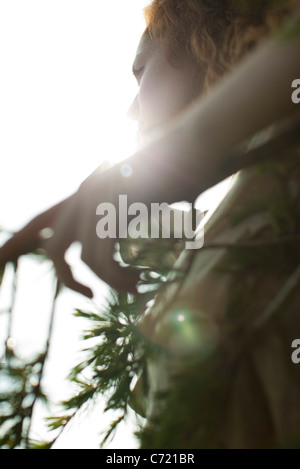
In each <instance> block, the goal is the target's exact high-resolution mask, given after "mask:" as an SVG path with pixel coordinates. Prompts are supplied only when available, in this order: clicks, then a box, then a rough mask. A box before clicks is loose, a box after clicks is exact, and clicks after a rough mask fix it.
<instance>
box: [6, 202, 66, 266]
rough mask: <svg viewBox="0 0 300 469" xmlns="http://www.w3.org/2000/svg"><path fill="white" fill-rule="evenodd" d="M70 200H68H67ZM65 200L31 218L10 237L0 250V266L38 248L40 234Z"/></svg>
mask: <svg viewBox="0 0 300 469" xmlns="http://www.w3.org/2000/svg"><path fill="white" fill-rule="evenodd" d="M69 199H70V198H69ZM69 199H66V200H64V201H63V202H60V203H59V204H56V205H55V206H53V207H51V208H50V209H48V210H46V211H45V212H43V213H41V214H39V215H38V216H36V217H35V218H33V219H32V220H31V221H30V222H29V223H28V224H27V225H26V226H25V227H24V228H22V229H21V230H20V231H18V232H17V233H16V234H15V235H14V236H12V237H11V238H10V239H9V240H8V241H7V242H6V243H5V244H4V245H3V246H2V247H1V248H0V265H4V264H6V263H7V262H13V261H15V260H17V258H18V257H19V256H21V255H23V254H28V253H29V252H32V251H34V250H35V249H37V248H38V247H40V243H41V238H40V235H39V234H40V232H41V231H42V230H43V229H44V228H47V227H49V226H51V225H52V223H53V220H54V219H55V217H56V215H57V214H58V212H59V210H61V208H62V207H63V206H64V205H65V204H66V202H67V201H68V200H69Z"/></svg>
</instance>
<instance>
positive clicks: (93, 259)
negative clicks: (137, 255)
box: [81, 238, 140, 293]
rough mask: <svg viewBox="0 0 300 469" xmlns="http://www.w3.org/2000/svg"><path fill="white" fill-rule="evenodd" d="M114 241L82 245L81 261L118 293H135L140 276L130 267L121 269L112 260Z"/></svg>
mask: <svg viewBox="0 0 300 469" xmlns="http://www.w3.org/2000/svg"><path fill="white" fill-rule="evenodd" d="M114 246H115V240H112V239H108V238H107V239H101V240H99V239H96V238H94V239H93V240H92V242H91V243H84V245H83V248H82V254H81V257H82V260H83V261H84V262H85V263H86V264H87V265H88V266H89V267H90V269H91V270H92V271H93V272H94V273H95V274H96V275H97V276H98V277H99V278H101V280H103V281H104V282H106V283H107V284H108V285H110V286H111V287H112V288H115V289H116V290H118V291H124V292H128V293H137V287H136V285H137V282H138V281H139V280H140V274H139V271H138V270H137V269H134V268H132V267H122V266H120V264H119V263H118V262H116V261H115V260H114V259H113V255H114V250H115V248H114Z"/></svg>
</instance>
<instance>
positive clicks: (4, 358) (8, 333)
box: [0, 262, 18, 362]
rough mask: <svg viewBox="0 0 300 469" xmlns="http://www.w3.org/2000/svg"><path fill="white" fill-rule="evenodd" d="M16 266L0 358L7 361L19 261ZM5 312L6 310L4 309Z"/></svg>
mask: <svg viewBox="0 0 300 469" xmlns="http://www.w3.org/2000/svg"><path fill="white" fill-rule="evenodd" d="M13 267H14V277H13V283H12V289H11V300H10V306H9V308H8V309H7V311H6V313H7V314H8V325H7V333H6V340H5V349H4V352H3V355H2V357H1V359H0V361H1V362H3V361H5V360H6V358H7V355H8V354H7V349H8V344H9V339H10V338H11V334H12V323H13V321H12V319H13V311H14V307H15V303H16V296H17V288H18V262H15V263H14V264H13ZM3 312H4V311H3Z"/></svg>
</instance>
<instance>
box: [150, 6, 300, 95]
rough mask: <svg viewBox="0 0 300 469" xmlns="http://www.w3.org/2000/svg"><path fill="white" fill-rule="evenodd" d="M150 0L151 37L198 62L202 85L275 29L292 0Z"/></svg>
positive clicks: (175, 53) (204, 88) (212, 80)
mask: <svg viewBox="0 0 300 469" xmlns="http://www.w3.org/2000/svg"><path fill="white" fill-rule="evenodd" d="M253 3H254V2H250V1H249V0H153V1H152V2H151V3H150V5H149V6H148V7H146V8H145V10H144V15H145V20H146V25H147V31H148V33H149V35H150V37H151V39H153V40H156V41H160V42H161V43H163V45H164V46H165V47H166V49H167V52H168V54H169V57H170V60H176V58H179V57H185V58H187V59H189V60H191V61H192V62H194V63H196V64H197V65H199V72H200V75H201V76H202V85H201V88H202V91H203V92H205V91H208V90H209V89H210V88H211V87H212V86H213V85H214V84H215V83H216V82H217V80H218V79H219V78H220V77H221V76H223V75H224V73H226V72H227V71H229V70H231V69H232V68H233V67H234V66H235V64H236V63H237V62H238V61H239V60H240V59H241V58H242V57H243V56H245V55H246V54H247V53H248V52H250V51H251V50H252V49H253V48H254V47H255V46H256V45H257V44H258V43H259V42H260V41H261V40H262V39H263V38H265V37H266V36H268V35H269V34H271V33H272V32H273V31H275V30H276V29H277V28H278V26H279V25H280V23H281V22H282V20H283V19H284V18H285V17H286V16H287V14H289V13H290V11H291V10H292V9H293V8H294V6H295V5H296V3H297V0H284V1H280V0H259V1H257V2H255V6H254V5H253Z"/></svg>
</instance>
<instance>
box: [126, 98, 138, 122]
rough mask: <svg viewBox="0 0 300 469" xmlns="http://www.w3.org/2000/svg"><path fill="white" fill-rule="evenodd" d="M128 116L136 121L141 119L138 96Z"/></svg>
mask: <svg viewBox="0 0 300 469" xmlns="http://www.w3.org/2000/svg"><path fill="white" fill-rule="evenodd" d="M127 115H128V117H129V118H130V119H133V120H135V121H137V120H138V119H139V115H140V107H139V102H138V96H136V97H135V98H134V100H133V101H132V104H131V106H130V107H129V109H128V111H127Z"/></svg>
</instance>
